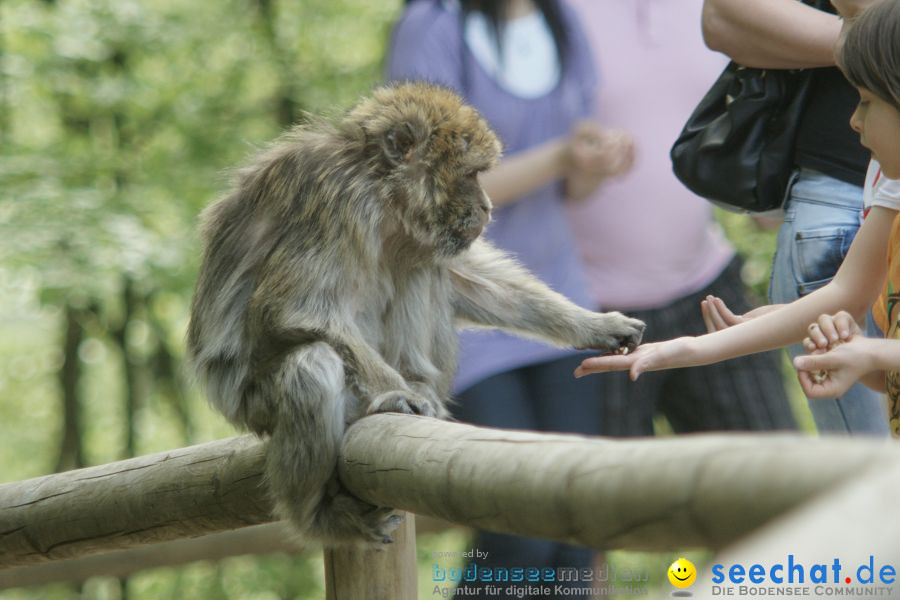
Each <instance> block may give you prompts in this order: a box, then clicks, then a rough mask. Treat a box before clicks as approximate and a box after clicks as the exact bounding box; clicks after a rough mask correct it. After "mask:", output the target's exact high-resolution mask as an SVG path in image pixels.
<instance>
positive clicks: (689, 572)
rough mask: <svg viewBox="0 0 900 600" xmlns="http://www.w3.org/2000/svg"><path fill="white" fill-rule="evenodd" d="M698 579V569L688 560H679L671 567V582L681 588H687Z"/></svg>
mask: <svg viewBox="0 0 900 600" xmlns="http://www.w3.org/2000/svg"><path fill="white" fill-rule="evenodd" d="M695 579H697V569H696V568H695V567H694V564H693V563H692V562H691V561H689V560H687V559H686V558H679V559H678V560H676V561H675V562H673V563H672V566H671V567H669V581H671V582H672V585H674V586H675V587H679V588H686V587H688V586H689V585H691V584H692V583H694V580H695Z"/></svg>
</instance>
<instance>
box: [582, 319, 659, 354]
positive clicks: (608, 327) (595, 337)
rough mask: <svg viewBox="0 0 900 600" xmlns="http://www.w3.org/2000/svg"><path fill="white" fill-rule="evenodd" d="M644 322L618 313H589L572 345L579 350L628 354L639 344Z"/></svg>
mask: <svg viewBox="0 0 900 600" xmlns="http://www.w3.org/2000/svg"><path fill="white" fill-rule="evenodd" d="M644 327H645V325H644V322H643V321H639V320H638V319H632V318H631V317H626V316H625V315H623V314H621V313H618V312H608V313H590V319H588V320H587V322H586V323H585V324H584V327H583V328H582V329H581V330H580V332H579V337H580V338H581V339H579V340H578V341H576V343H575V344H574V345H575V347H576V348H578V349H580V350H587V349H591V350H600V351H601V352H626V351H627V352H630V351H631V350H634V349H635V348H636V347H637V345H638V344H640V343H641V336H643V334H644Z"/></svg>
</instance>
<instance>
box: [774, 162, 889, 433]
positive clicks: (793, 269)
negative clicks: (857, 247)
mask: <svg viewBox="0 0 900 600" xmlns="http://www.w3.org/2000/svg"><path fill="white" fill-rule="evenodd" d="M861 224H862V188H860V187H858V186H855V185H853V184H850V183H845V182H843V181H840V180H838V179H834V178H832V177H829V176H827V175H825V174H823V173H820V172H818V171H814V170H811V169H800V170H799V171H797V172H796V174H795V179H794V180H793V183H792V185H791V186H790V188H789V191H788V200H787V202H786V203H785V215H784V223H783V224H782V225H781V229H779V231H778V242H777V246H776V250H775V258H774V263H773V265H772V280H771V282H770V285H769V300H770V301H771V302H772V303H775V304H782V303H787V302H792V301H794V300H796V299H797V298H799V297H801V296H805V295H806V294H809V293H810V292H813V291H815V290H817V289H818V288H820V287H822V286H824V285H825V284H826V283H828V282H829V281H831V278H832V277H833V276H834V274H835V273H836V272H837V270H838V267H839V266H840V265H841V262H843V260H844V257H845V256H846V255H847V251H848V250H849V249H850V244H851V242H853V238H854V237H855V236H856V231H857V230H858V229H859V226H860V225H861ZM867 321H868V322H869V327H868V329H869V335H873V334H876V333H875V331H877V328H874V324H873V323H872V319H871V315H869V316H868V317H867ZM873 329H874V331H873ZM876 335H877V334H876ZM788 352H789V353H790V355H791V357H794V356H797V355H798V354H803V353H804V351H803V348H802V346H800V345H799V344H797V345H794V346H791V347H789V348H788ZM809 408H810V411H811V412H812V415H813V419H815V422H816V427H817V428H818V430H819V432H820V433H826V432H827V433H850V434H869V435H885V436H886V435H888V424H887V419H886V416H885V407H884V401H883V399H882V397H881V395H880V394H878V393H876V392H874V391H872V390H870V389H869V388H867V387H865V386H864V385H862V384H860V383H857V384H856V385H854V386H853V387H851V388H850V389H849V390H847V393H846V394H844V395H843V396H841V397H840V398H836V399H833V400H810V401H809Z"/></svg>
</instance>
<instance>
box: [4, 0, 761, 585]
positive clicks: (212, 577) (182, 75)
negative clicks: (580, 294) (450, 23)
mask: <svg viewBox="0 0 900 600" xmlns="http://www.w3.org/2000/svg"><path fill="white" fill-rule="evenodd" d="M400 5H401V3H400V2H399V0H391V1H389V2H382V1H379V0H293V1H288V0H217V1H216V2H196V1H194V0H2V1H0V482H2V481H15V480H21V479H25V478H29V477H34V476H38V475H43V474H46V473H49V472H52V471H53V470H54V469H57V468H70V467H72V466H80V465H87V464H100V463H105V462H109V461H113V460H118V459H121V458H124V457H127V456H129V455H133V454H143V453H147V452H154V451H159V450H164V449H167V448H174V447H180V446H184V445H186V444H189V443H195V442H200V441H204V440H209V439H214V438H219V437H225V436H229V435H233V433H234V430H233V429H232V428H231V427H230V426H229V425H228V424H226V423H225V422H224V420H223V419H222V418H221V417H220V416H219V415H218V414H217V413H215V412H214V411H211V410H210V409H209V408H208V407H207V406H206V404H205V401H204V400H203V399H202V397H201V395H200V394H199V393H198V392H197V390H196V389H195V388H194V387H193V386H192V385H191V384H190V382H189V378H188V377H187V376H186V374H185V373H184V371H183V367H182V366H181V365H182V359H183V343H182V339H183V336H184V331H185V325H186V320H187V311H188V303H189V300H190V293H191V288H192V285H193V281H194V277H195V275H196V269H197V264H198V257H199V247H198V243H197V236H196V235H195V234H194V229H195V223H196V216H197V214H198V213H199V211H200V210H201V209H202V207H203V206H205V205H206V204H207V203H208V202H210V201H211V200H212V199H213V198H215V197H216V195H217V194H218V193H219V192H220V191H221V190H222V189H223V187H224V185H225V182H226V180H227V177H228V169H229V168H230V167H232V166H234V165H236V164H238V163H240V162H241V160H242V159H243V158H244V157H245V156H247V155H248V154H250V153H251V152H252V151H253V149H254V148H256V147H258V146H259V145H261V144H263V143H265V142H266V141H268V140H269V139H271V138H273V137H275V136H276V135H277V134H278V133H279V132H280V131H281V130H282V129H283V128H284V127H286V126H287V125H289V124H290V123H292V122H295V121H297V120H300V119H302V118H303V113H304V111H309V112H312V113H322V112H325V113H329V112H334V111H336V110H340V109H342V108H344V107H347V106H349V105H350V104H351V103H352V102H353V101H354V100H355V99H356V98H358V97H359V96H360V95H361V94H363V93H365V92H366V91H367V90H368V89H370V87H371V86H372V85H373V84H374V83H376V82H377V81H378V80H379V79H380V73H381V66H382V60H383V56H384V48H385V44H386V42H387V40H388V35H389V29H390V24H391V22H392V21H393V19H394V18H395V17H396V15H397V13H398V11H399V10H400ZM737 219H738V218H736V217H735V218H733V217H731V216H729V217H726V219H725V222H726V225H728V230H729V233H730V234H731V235H732V237H733V238H734V239H736V240H737V242H738V243H739V245H740V247H741V248H742V250H743V251H744V253H745V254H747V256H748V257H749V261H748V266H747V273H746V275H747V276H748V278H749V280H750V282H751V283H753V284H755V285H756V287H757V289H760V290H764V282H765V280H766V278H767V272H768V271H767V269H768V263H767V261H768V258H767V257H766V255H765V254H766V253H767V252H770V251H771V247H772V241H771V236H770V235H768V234H760V233H759V232H758V231H757V230H755V229H752V228H750V226H749V225H748V223H749V222H748V221H747V220H746V219H743V220H737ZM760 236H762V237H760ZM428 540H429V541H428V544H427V546H428V547H429V548H435V549H439V550H445V551H452V550H454V549H463V548H465V545H466V544H467V543H468V542H467V538H466V536H465V534H461V533H460V532H459V531H452V532H449V533H447V534H441V535H438V536H432V537H430V538H428ZM429 551H430V550H428V548H420V554H422V564H423V573H422V575H421V576H420V582H421V583H422V584H423V586H425V587H427V584H428V583H429V579H430V577H429V576H428V573H427V569H428V566H429V564H428V563H429V561H428V559H427V556H426V555H427V553H428V552H429ZM620 560H623V561H626V562H628V561H631V562H634V561H635V560H638V561H643V560H644V559H643V558H640V559H635V558H629V557H628V555H621V556H620ZM647 560H649V561H650V563H651V564H654V565H655V564H656V563H659V564H662V565H663V568H664V567H665V566H666V565H667V564H668V562H667V561H668V560H669V557H668V556H663V557H661V558H656V559H652V558H651V559H647ZM123 585H124V588H123ZM425 587H423V588H422V590H423V591H422V594H423V595H425V594H426V593H427V594H430V589H428V590H427V592H426V591H425ZM126 596H127V597H128V598H130V599H139V600H143V599H155V598H191V599H206V598H209V599H222V598H234V599H238V598H240V599H242V600H243V599H259V600H262V599H266V600H268V599H270V598H271V599H278V598H291V599H305V598H321V597H322V596H323V591H322V574H321V559H320V556H319V555H311V556H308V557H301V558H289V557H267V558H253V557H240V558H233V559H228V560H226V561H223V562H221V563H219V564H210V563H198V564H194V565H187V566H184V567H180V568H167V569H156V570H152V571H147V572H145V573H141V574H139V575H136V576H133V577H131V578H129V580H128V581H127V582H126V583H125V584H122V583H121V582H120V581H118V580H116V579H111V578H95V579H92V580H89V581H87V582H85V583H83V584H71V585H69V584H67V585H51V586H46V587H44V588H35V589H33V590H10V591H5V592H0V598H2V599H4V600H12V599H16V600H20V599H22V600H24V599H35V598H47V599H71V598H109V599H118V598H121V597H126Z"/></svg>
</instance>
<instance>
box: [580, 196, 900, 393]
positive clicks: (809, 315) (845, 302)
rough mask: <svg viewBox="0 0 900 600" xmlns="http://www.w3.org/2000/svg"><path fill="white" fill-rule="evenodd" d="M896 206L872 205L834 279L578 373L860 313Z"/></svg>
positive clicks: (648, 363)
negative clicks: (754, 312) (774, 306)
mask: <svg viewBox="0 0 900 600" xmlns="http://www.w3.org/2000/svg"><path fill="white" fill-rule="evenodd" d="M896 214H897V213H896V211H894V210H890V209H887V208H883V207H880V206H876V207H874V208H873V209H872V210H871V212H870V213H869V216H868V217H867V218H866V220H865V221H864V222H863V225H862V227H861V228H860V230H859V233H858V234H857V235H856V239H854V241H853V244H852V245H851V247H850V252H849V253H848V254H847V257H846V258H845V259H844V262H843V264H842V265H841V268H840V269H839V270H838V272H837V274H836V275H835V276H834V279H833V280H832V281H831V283H829V284H828V285H826V286H825V287H823V288H821V289H819V290H816V291H815V292H813V293H812V294H810V295H808V296H804V297H803V298H800V299H799V300H796V301H794V302H792V303H790V304H786V305H784V306H783V307H782V308H780V309H778V310H774V311H772V312H770V313H768V314H765V315H761V316H759V317H756V318H754V319H752V320H749V321H746V322H744V323H741V324H739V325H735V326H734V327H728V328H727V329H723V330H721V331H717V332H715V333H710V334H707V335H703V336H699V337H682V338H677V339H674V340H670V341H666V342H659V343H655V344H644V345H641V346H639V347H638V348H637V350H635V351H634V352H632V353H631V354H628V355H624V356H620V355H615V356H598V357H593V358H588V359H585V360H584V361H583V362H582V363H581V366H579V367H578V369H576V371H575V375H576V376H577V377H581V376H583V375H588V374H590V373H599V372H602V371H625V370H628V371H630V372H631V377H632V379H637V377H638V376H639V375H640V374H641V373H643V372H645V371H656V370H659V369H671V368H676V367H690V366H697V365H705V364H710V363H714V362H719V361H722V360H727V359H729V358H734V357H737V356H743V355H745V354H752V353H754V352H762V351H764V350H771V349H774V348H781V347H783V346H787V345H788V344H791V343H793V342H798V341H800V340H802V339H803V338H804V337H805V336H806V334H807V326H808V325H809V323H811V322H813V321H815V320H816V318H817V317H818V316H819V315H821V314H832V313H836V312H838V311H840V310H846V311H848V312H849V313H851V314H862V313H863V312H865V310H866V309H867V308H868V307H869V306H871V304H872V302H874V301H875V298H877V296H878V294H879V292H880V291H881V288H882V285H883V283H884V278H885V273H886V272H887V251H886V249H887V242H888V237H889V236H890V232H891V225H892V223H893V220H894V215H896Z"/></svg>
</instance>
